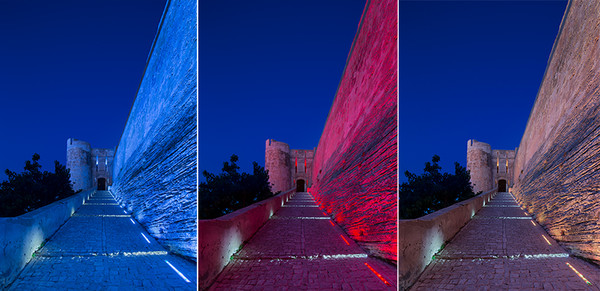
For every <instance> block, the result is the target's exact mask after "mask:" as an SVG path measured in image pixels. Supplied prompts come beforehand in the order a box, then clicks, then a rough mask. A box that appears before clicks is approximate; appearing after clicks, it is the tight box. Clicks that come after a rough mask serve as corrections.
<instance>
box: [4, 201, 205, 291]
mask: <svg viewBox="0 0 600 291" xmlns="http://www.w3.org/2000/svg"><path fill="white" fill-rule="evenodd" d="M169 264H170V265H172V266H173V267H174V268H175V269H177V270H178V271H179V272H180V273H182V275H183V276H185V277H186V278H187V280H188V281H190V282H189V283H188V282H186V281H185V280H184V279H183V278H182V277H181V276H180V275H178V273H177V271H175V270H174V269H173V268H172V267H171V266H170V265H169ZM195 289H196V264H195V263H193V262H190V261H188V260H185V259H182V258H180V257H177V256H173V255H170V254H168V253H167V251H165V249H164V248H163V247H162V246H160V245H159V244H158V243H157V242H156V241H155V240H154V239H153V238H152V237H151V236H150V235H149V234H148V233H147V232H146V231H145V230H144V229H143V228H142V227H141V226H140V225H139V223H138V222H137V221H135V220H134V219H133V216H132V215H131V214H129V213H127V212H126V211H125V210H124V209H122V208H121V207H119V206H118V204H117V202H116V201H115V199H114V197H112V195H111V194H110V192H108V191H97V192H96V193H94V194H93V195H92V196H91V197H90V199H88V200H87V201H86V203H85V204H83V205H82V206H81V207H80V208H79V209H78V210H77V211H76V212H75V213H74V214H73V216H71V218H69V220H67V222H66V223H65V224H64V225H63V226H61V228H60V229H59V230H58V231H57V232H56V233H55V234H54V235H53V236H52V237H51V238H50V240H49V241H48V242H47V243H46V244H45V245H44V246H43V247H42V248H41V249H39V250H38V251H37V252H36V253H35V254H34V258H32V259H31V261H30V262H29V264H27V266H25V268H24V269H23V271H22V272H21V274H20V276H19V278H17V280H15V282H14V283H13V284H12V285H11V287H10V289H9V290H195Z"/></svg>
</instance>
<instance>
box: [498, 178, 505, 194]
mask: <svg viewBox="0 0 600 291" xmlns="http://www.w3.org/2000/svg"><path fill="white" fill-rule="evenodd" d="M498 192H506V180H498Z"/></svg>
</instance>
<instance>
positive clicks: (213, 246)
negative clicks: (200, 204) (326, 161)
mask: <svg viewBox="0 0 600 291" xmlns="http://www.w3.org/2000/svg"><path fill="white" fill-rule="evenodd" d="M294 190H295V189H290V190H288V191H285V192H283V193H281V194H279V195H277V196H275V197H272V198H269V199H267V200H263V201H260V202H258V203H254V204H252V205H250V206H247V207H244V208H242V209H239V210H236V211H234V212H232V213H229V214H227V215H223V216H221V217H219V218H215V219H206V220H199V221H198V234H199V241H198V246H199V249H198V261H199V262H202V263H200V264H198V265H199V266H198V282H199V286H198V287H199V288H200V290H203V289H204V288H207V287H208V286H210V284H211V283H212V282H213V281H214V280H215V279H216V278H217V276H218V275H219V273H221V271H222V270H223V268H225V266H226V265H227V264H228V263H229V259H230V258H231V256H232V255H233V254H234V253H235V252H236V251H238V250H239V249H240V248H241V246H242V245H243V244H244V243H245V242H247V241H248V240H250V238H252V236H253V235H254V234H255V233H256V231H258V229H259V228H260V227H261V226H263V225H264V224H265V222H267V220H269V218H270V217H271V216H273V214H275V212H277V210H279V209H280V208H281V206H283V204H284V203H285V202H287V201H288V200H289V199H290V198H291V196H292V195H293V194H295V191H294Z"/></svg>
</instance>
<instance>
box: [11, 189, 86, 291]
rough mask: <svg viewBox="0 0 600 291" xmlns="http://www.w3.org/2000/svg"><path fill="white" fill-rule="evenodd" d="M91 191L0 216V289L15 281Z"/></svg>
mask: <svg viewBox="0 0 600 291" xmlns="http://www.w3.org/2000/svg"><path fill="white" fill-rule="evenodd" d="M94 192H95V190H87V191H84V192H82V193H79V194H75V195H73V196H71V197H68V198H65V199H62V200H59V201H56V202H54V203H52V204H50V205H46V206H44V207H41V208H38V209H36V210H34V211H31V212H29V213H25V214H23V215H20V216H17V217H0V258H2V260H0V289H3V288H5V287H6V286H8V284H10V283H11V282H12V281H13V280H15V279H16V278H17V276H18V275H19V273H20V272H21V270H22V269H23V268H24V267H25V265H27V263H28V262H29V260H31V258H32V255H33V253H34V252H35V251H37V250H38V249H39V248H40V247H41V246H42V243H43V242H44V241H46V240H47V239H48V238H49V237H50V236H52V235H53V234H54V233H55V232H56V231H57V230H58V229H59V228H60V227H61V225H63V224H64V223H65V222H66V221H67V219H69V218H70V217H71V215H73V213H75V211H77V209H78V208H79V207H80V206H81V205H82V204H83V203H84V202H85V200H87V199H88V198H89V197H90V196H91V194H92V193H94Z"/></svg>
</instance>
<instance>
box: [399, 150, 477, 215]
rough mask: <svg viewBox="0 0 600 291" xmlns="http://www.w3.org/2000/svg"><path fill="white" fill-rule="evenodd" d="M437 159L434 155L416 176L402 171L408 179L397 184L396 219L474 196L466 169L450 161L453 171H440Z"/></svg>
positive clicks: (443, 206)
mask: <svg viewBox="0 0 600 291" xmlns="http://www.w3.org/2000/svg"><path fill="white" fill-rule="evenodd" d="M439 161H440V157H439V156H438V155H434V156H433V157H432V158H431V163H430V162H427V163H425V169H424V173H423V174H422V175H420V176H417V175H416V174H413V173H411V172H409V171H406V172H405V173H404V175H405V176H406V178H408V182H405V183H402V184H401V185H400V189H399V193H398V194H399V195H398V198H399V205H398V206H399V207H398V209H399V214H400V215H399V217H400V219H412V218H417V217H421V216H423V215H426V214H429V213H432V212H434V211H437V210H440V209H442V208H445V207H448V206H450V205H452V204H454V203H457V202H459V201H463V200H466V199H469V198H471V197H474V196H475V193H473V187H472V186H471V182H470V180H471V174H470V173H469V171H468V170H467V169H465V168H464V167H462V166H461V165H460V164H459V163H457V162H454V175H452V174H449V173H440V170H441V169H442V167H440V166H439V165H438V162H439Z"/></svg>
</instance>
